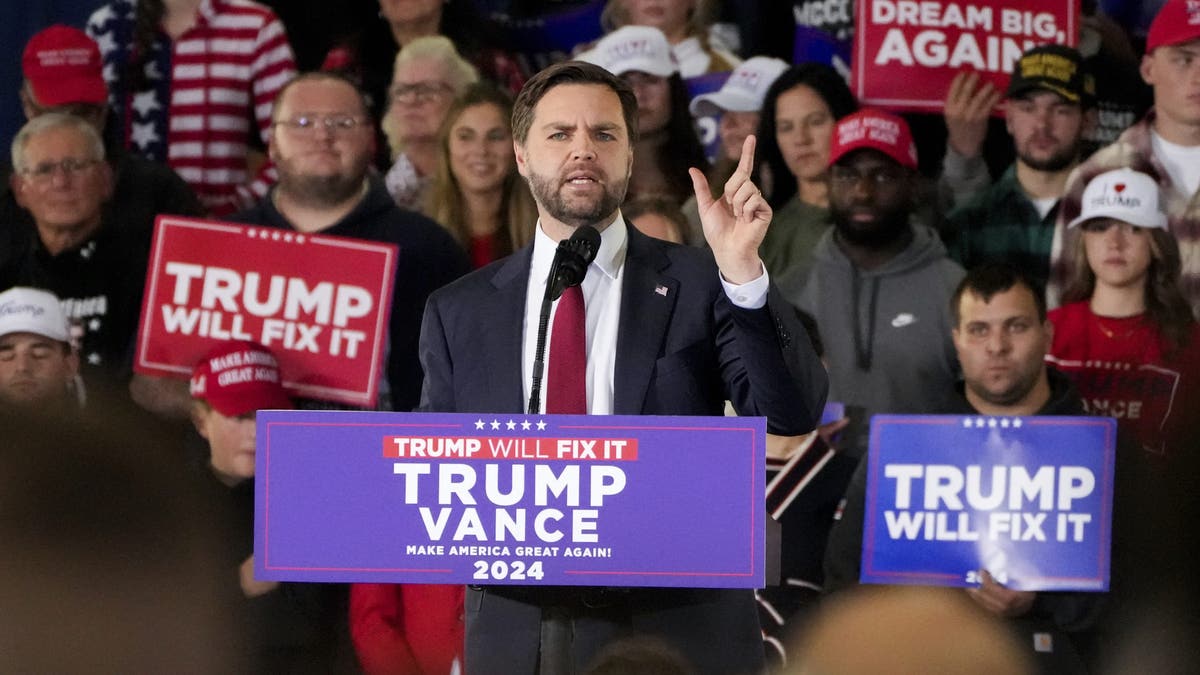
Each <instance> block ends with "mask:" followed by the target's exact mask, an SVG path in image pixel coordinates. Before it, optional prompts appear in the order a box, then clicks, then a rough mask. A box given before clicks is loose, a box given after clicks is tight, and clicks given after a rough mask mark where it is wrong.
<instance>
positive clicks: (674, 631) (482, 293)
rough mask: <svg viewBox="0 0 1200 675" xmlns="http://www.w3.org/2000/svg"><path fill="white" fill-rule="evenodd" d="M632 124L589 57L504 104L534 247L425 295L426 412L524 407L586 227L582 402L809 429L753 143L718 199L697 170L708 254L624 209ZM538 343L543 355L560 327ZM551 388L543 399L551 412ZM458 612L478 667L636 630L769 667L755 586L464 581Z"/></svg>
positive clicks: (696, 655) (703, 668) (528, 661)
mask: <svg viewBox="0 0 1200 675" xmlns="http://www.w3.org/2000/svg"><path fill="white" fill-rule="evenodd" d="M636 117H637V103H636V99H635V98H634V95H633V92H632V90H631V89H630V88H629V86H628V85H626V84H624V83H623V82H622V81H621V80H620V79H618V78H616V77H614V76H612V75H611V74H610V73H608V72H607V71H605V70H603V69H601V68H598V67H596V66H591V65H589V64H583V63H579V62H569V63H564V64H558V65H555V66H552V67H550V68H547V69H545V70H543V71H541V72H540V73H539V74H538V75H536V76H535V77H534V78H532V79H531V80H530V81H529V82H528V83H527V84H526V86H525V88H524V89H523V90H522V91H521V94H520V96H519V97H518V98H517V101H516V104H515V106H514V111H513V139H514V140H513V145H514V148H515V151H516V156H517V165H518V168H519V169H520V172H521V175H523V176H524V177H525V178H526V180H527V181H528V182H529V184H530V187H531V189H532V190H533V193H534V197H535V199H536V201H537V205H538V214H539V216H540V217H539V221H538V228H537V231H536V233H535V236H534V243H533V244H532V246H529V247H526V248H525V249H524V250H522V251H519V252H518V253H516V254H514V255H513V256H511V257H509V258H507V259H505V260H501V261H498V262H496V263H494V264H492V265H490V266H488V267H485V268H483V269H481V270H479V271H477V272H475V273H473V274H471V275H468V276H466V277H464V278H463V279H461V280H459V281H458V282H455V283H453V284H451V285H449V286H447V287H446V288H444V289H442V290H441V291H438V292H436V293H434V294H433V295H432V296H430V299H429V303H428V305H427V307H426V311H425V318H424V323H423V326H422V334H421V347H420V354H421V362H422V365H423V367H424V370H425V385H424V389H423V391H422V408H423V409H425V410H430V411H440V412H510V413H516V412H523V411H524V410H525V406H524V402H525V400H526V399H527V398H528V397H529V392H530V388H531V387H530V381H531V376H532V374H533V361H534V359H533V355H534V350H535V347H534V344H535V341H536V333H537V322H538V311H539V306H540V300H541V297H542V295H543V293H544V291H545V283H546V278H547V275H548V272H549V269H550V265H551V260H552V258H553V256H554V249H555V247H556V246H557V244H558V242H559V241H561V240H563V239H566V238H568V237H570V236H571V235H572V234H573V233H574V232H575V231H576V230H577V228H579V227H582V226H584V225H590V226H592V227H595V228H596V229H597V230H600V232H601V243H600V247H599V251H598V253H597V255H596V258H595V261H594V262H593V263H592V264H591V265H590V266H589V268H588V269H589V271H588V273H587V275H586V276H585V278H584V280H583V283H582V296H583V306H584V307H585V308H586V311H585V315H586V322H585V323H586V331H585V333H586V335H585V338H584V339H585V344H586V368H584V367H582V364H580V365H581V367H580V368H579V369H578V370H577V371H575V373H576V375H575V378H574V379H575V382H574V384H575V385H577V386H578V387H579V393H580V395H581V400H580V401H579V404H580V406H581V408H585V410H582V409H581V410H578V412H587V413H590V414H625V415H629V414H650V415H720V414H721V413H722V410H723V406H724V401H725V400H727V399H728V400H730V401H732V402H733V404H734V407H735V409H736V410H737V411H738V413H739V414H743V415H762V416H766V417H767V419H768V424H767V428H768V431H770V432H771V433H776V434H783V435H797V434H802V433H806V432H807V431H809V430H811V429H812V428H813V427H814V426H815V424H816V421H817V419H818V416H819V413H820V410H821V407H822V405H823V403H824V398H825V391H826V388H827V380H826V378H825V372H824V370H823V368H822V366H821V364H820V362H819V361H818V359H817V357H816V355H815V354H814V352H813V349H812V346H811V344H810V343H809V342H808V338H807V336H806V334H805V332H804V330H803V329H802V327H801V326H800V325H799V324H798V322H797V321H796V318H795V312H794V311H792V308H791V307H790V306H789V305H787V304H786V302H785V301H784V300H783V299H782V297H781V296H780V295H779V294H778V292H777V291H776V290H775V289H774V288H773V287H772V286H771V285H770V283H769V281H768V279H767V276H766V272H765V269H764V268H763V266H762V262H761V260H759V258H758V245H759V242H761V241H762V238H763V235H764V233H765V232H766V228H767V225H768V224H769V223H770V219H771V209H770V207H769V206H768V205H767V203H766V200H765V199H763V197H762V195H761V193H760V192H759V190H758V188H757V187H755V186H754V184H753V183H752V182H750V178H749V175H750V168H751V166H752V164H753V155H754V138H753V137H751V138H749V139H747V142H746V144H745V146H744V147H743V153H742V158H741V163H740V164H739V166H738V169H737V171H736V172H735V173H734V175H733V177H732V178H731V179H730V180H729V182H728V183H726V185H725V190H724V193H723V195H721V196H720V197H719V198H717V199H714V198H713V197H712V194H711V192H710V191H709V187H708V184H707V181H706V180H705V179H704V177H703V175H702V174H701V173H700V172H698V171H696V170H695V169H692V179H693V183H694V187H695V192H696V196H697V200H698V204H699V207H700V213H701V220H702V222H703V224H704V231H705V236H706V238H707V240H708V243H709V245H710V247H711V254H710V253H709V252H707V251H703V250H700V249H695V248H690V247H684V246H679V245H674V244H669V243H665V242H660V241H657V240H653V239H650V238H649V237H646V236H644V235H642V234H640V233H638V232H637V231H636V230H634V229H633V228H631V227H629V226H628V225H627V224H626V222H625V220H624V218H623V217H622V216H621V214H620V211H619V209H618V206H619V204H620V203H621V201H622V200H623V199H624V196H625V190H626V186H627V184H628V180H629V171H630V167H631V165H632V161H633V152H632V147H633V143H634V141H636V133H637V131H636V130H637V124H636ZM714 258H715V263H716V264H714ZM565 297H566V296H565V295H564V298H565ZM563 302H564V301H563V300H559V301H558V302H556V303H555V313H556V314H557V313H558V310H559V308H560V307H562V306H563V304H562V303H563ZM581 322H582V318H581ZM554 330H557V328H555V329H554ZM548 344H551V346H552V348H551V357H550V358H551V360H553V359H554V353H553V352H554V347H553V345H554V335H553V332H552V333H551V335H550V339H549V341H548ZM553 370H554V368H553V366H551V368H550V371H551V373H553ZM552 388H553V387H552V386H550V385H549V384H548V386H547V389H552ZM543 396H545V394H544V393H543ZM583 396H586V401H584V400H582V397H583ZM549 398H550V400H548V401H546V403H547V405H545V406H542V409H545V410H548V411H552V412H553V411H555V410H556V408H558V409H560V410H561V409H562V408H561V405H560V402H558V401H555V400H554V398H555V397H554V395H551V396H550V397H549ZM666 489H669V487H668V486H664V490H666ZM647 517H652V514H647ZM466 611H467V644H466V669H467V672H470V673H471V674H472V675H481V674H486V673H531V674H532V673H541V674H542V675H545V674H547V673H560V672H563V673H573V672H577V671H578V670H581V669H582V668H583V666H585V665H586V664H587V663H588V661H589V660H590V658H591V656H592V655H593V654H594V653H595V652H596V651H597V650H598V649H599V648H600V647H602V646H604V645H605V644H606V643H608V642H610V641H612V640H614V639H615V638H617V637H620V636H622V635H625V634H629V633H640V634H645V633H649V634H652V635H655V636H658V637H660V638H662V639H664V640H666V641H667V642H668V643H670V644H671V645H672V646H674V647H675V648H676V649H678V650H679V651H681V652H682V653H683V654H685V655H686V656H687V658H688V659H690V660H691V663H692V665H693V667H695V668H696V669H697V670H699V671H700V672H711V673H722V674H725V675H727V674H729V673H742V672H757V671H759V670H761V669H762V666H763V650H762V643H761V638H760V631H759V627H758V621H757V618H756V616H755V607H754V601H753V597H752V594H751V592H750V591H749V590H711V589H632V590H631V589H596V588H546V587H540V588H528V587H512V586H506V587H488V588H472V589H470V590H469V591H468V593H467V600H466ZM564 644H565V647H564V646H563V645H564Z"/></svg>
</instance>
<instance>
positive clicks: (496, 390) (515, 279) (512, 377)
mask: <svg viewBox="0 0 1200 675" xmlns="http://www.w3.org/2000/svg"><path fill="white" fill-rule="evenodd" d="M532 258H533V245H532V244H531V245H529V246H526V247H525V248H523V249H521V250H520V251H517V252H516V253H514V254H513V255H511V256H509V258H508V260H507V262H505V263H504V264H502V265H501V266H500V268H499V269H498V270H497V271H496V274H495V276H493V277H492V279H491V281H492V286H493V287H494V289H495V293H494V294H493V295H492V296H491V298H490V299H489V301H488V302H486V303H484V304H483V306H482V307H480V309H479V312H480V315H481V317H480V318H481V319H482V321H481V322H480V325H482V326H485V327H486V330H488V331H489V333H490V336H489V337H488V338H487V339H485V338H484V336H482V335H481V336H479V343H478V344H479V346H480V349H481V350H482V351H483V353H482V354H481V355H480V356H481V357H482V358H483V359H485V363H486V364H487V365H486V370H487V373H488V385H489V386H488V388H489V390H490V392H491V393H490V394H489V397H490V398H491V400H492V401H493V402H494V404H495V406H496V408H495V410H496V411H497V412H500V411H505V412H523V411H524V410H525V401H524V400H523V399H524V397H525V394H524V385H523V383H522V382H521V377H522V374H521V363H522V360H523V356H522V354H523V348H522V344H521V326H522V324H523V323H524V320H525V314H524V312H525V294H526V291H527V290H528V288H529V265H530V261H531V260H532Z"/></svg>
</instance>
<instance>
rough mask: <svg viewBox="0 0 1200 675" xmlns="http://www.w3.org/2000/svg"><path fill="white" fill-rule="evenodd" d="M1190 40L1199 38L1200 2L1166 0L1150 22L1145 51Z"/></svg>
mask: <svg viewBox="0 0 1200 675" xmlns="http://www.w3.org/2000/svg"><path fill="white" fill-rule="evenodd" d="M1192 40H1200V2H1197V1H1196V0H1167V1H1166V2H1165V3H1163V6H1162V8H1161V9H1159V10H1158V14H1156V15H1155V16H1154V21H1152V22H1151V23H1150V31H1149V32H1148V33H1147V34H1146V53H1147V54H1149V53H1150V52H1152V51H1154V50H1155V49H1158V48H1159V47H1169V46H1171V45H1181V44H1183V43H1185V42H1191V41H1192Z"/></svg>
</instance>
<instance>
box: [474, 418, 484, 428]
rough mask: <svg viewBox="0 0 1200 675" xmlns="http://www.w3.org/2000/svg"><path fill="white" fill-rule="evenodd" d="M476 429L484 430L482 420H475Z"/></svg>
mask: <svg viewBox="0 0 1200 675" xmlns="http://www.w3.org/2000/svg"><path fill="white" fill-rule="evenodd" d="M475 428H476V429H482V428H483V420H481V419H480V420H475Z"/></svg>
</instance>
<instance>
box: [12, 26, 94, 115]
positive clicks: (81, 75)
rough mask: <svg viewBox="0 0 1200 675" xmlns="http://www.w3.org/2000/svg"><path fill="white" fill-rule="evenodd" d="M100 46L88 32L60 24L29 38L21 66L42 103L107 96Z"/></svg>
mask: <svg viewBox="0 0 1200 675" xmlns="http://www.w3.org/2000/svg"><path fill="white" fill-rule="evenodd" d="M103 68H104V64H103V62H102V61H101V60H100V48H99V47H97V46H96V41H95V40H93V39H92V38H90V37H88V36H87V33H84V32H83V31H81V30H79V29H78V28H72V27H70V26H63V25H61V24H58V25H54V26H50V27H49V28H47V29H45V30H43V31H41V32H39V33H37V34H36V35H34V36H33V37H31V38H29V42H27V43H26V44H25V54H24V55H23V56H22V57H21V70H22V72H23V73H24V75H25V80H26V81H27V82H29V86H30V87H31V88H32V89H33V95H34V97H36V98H37V102H38V103H39V104H41V105H43V106H56V105H67V104H71V103H91V104H94V105H101V104H103V103H105V102H106V101H107V100H108V87H107V86H105V84H104V73H103Z"/></svg>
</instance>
